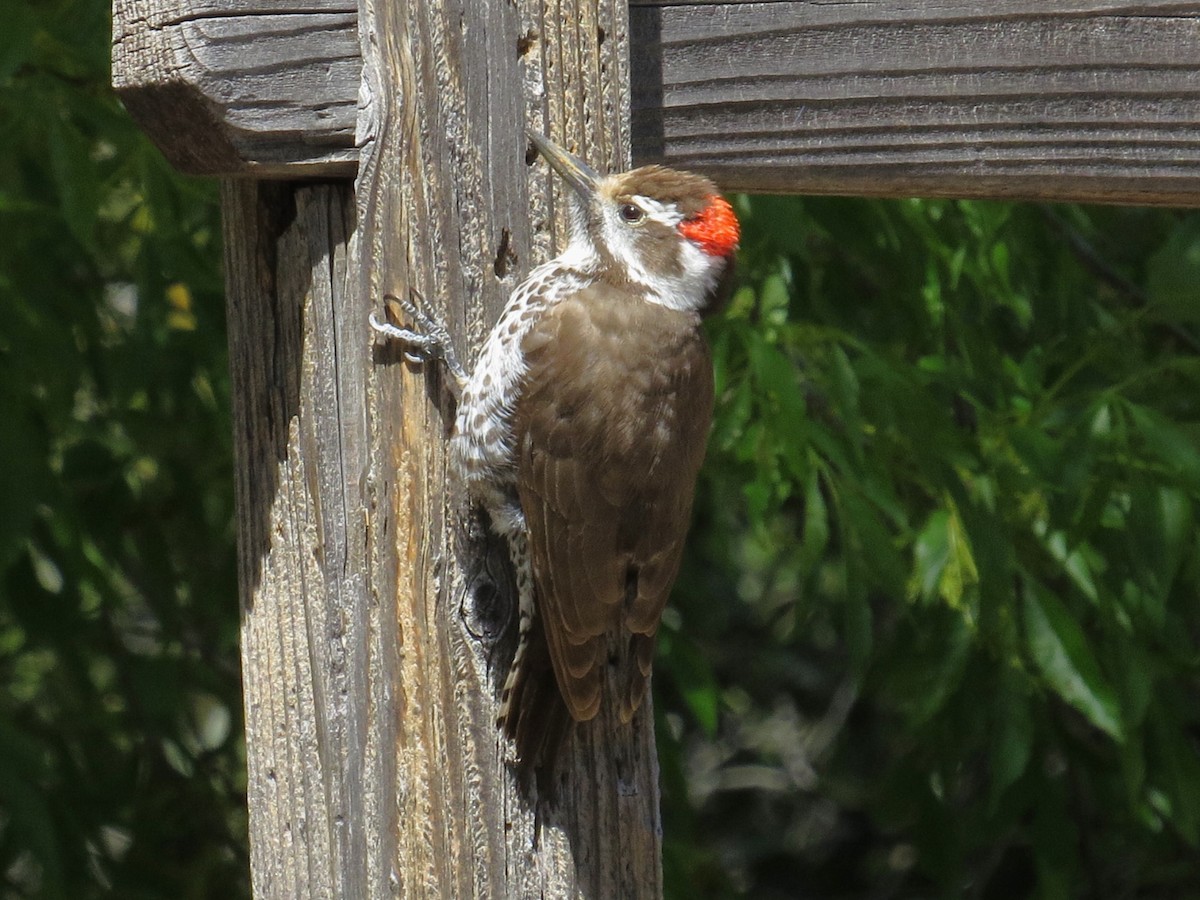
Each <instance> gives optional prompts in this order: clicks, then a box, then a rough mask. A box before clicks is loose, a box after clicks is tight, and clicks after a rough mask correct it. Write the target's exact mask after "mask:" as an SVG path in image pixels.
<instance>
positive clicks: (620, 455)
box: [516, 287, 712, 721]
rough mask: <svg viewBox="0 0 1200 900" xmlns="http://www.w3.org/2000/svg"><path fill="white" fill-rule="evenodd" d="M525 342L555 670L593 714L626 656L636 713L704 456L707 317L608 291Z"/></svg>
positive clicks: (588, 292)
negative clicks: (609, 675) (610, 667)
mask: <svg viewBox="0 0 1200 900" xmlns="http://www.w3.org/2000/svg"><path fill="white" fill-rule="evenodd" d="M523 349H524V352H525V361H526V364H527V367H528V368H527V373H526V378H525V380H524V382H523V388H522V393H521V400H520V403H519V404H518V407H517V410H516V430H517V440H518V442H519V462H518V473H517V484H518V492H519V494H520V499H521V507H522V510H523V511H524V513H525V520H526V525H527V526H528V532H529V549H530V557H531V561H532V565H533V572H534V581H535V585H536V590H537V605H538V615H539V618H541V619H542V623H543V626H544V627H543V631H544V634H545V639H546V645H547V648H548V650H549V655H550V659H551V662H552V664H553V669H554V673H555V678H556V680H557V682H558V686H559V689H560V691H561V693H562V696H563V699H564V700H565V701H566V704H567V708H568V709H569V711H570V713H571V716H572V718H574V719H576V720H579V721H582V720H586V719H590V718H592V717H593V716H595V715H596V713H597V711H598V710H599V708H600V703H601V698H602V696H603V693H604V672H605V670H606V662H607V661H608V660H609V658H610V657H612V659H613V662H614V664H615V666H614V670H615V671H616V672H618V673H624V674H625V677H626V680H625V683H623V684H620V685H614V686H613V690H615V691H617V692H618V693H619V694H620V696H621V706H622V714H623V717H625V718H628V717H629V716H631V715H632V713H633V711H634V710H635V709H636V708H637V706H638V704H639V703H640V702H641V698H642V695H643V693H644V691H645V682H646V678H647V677H648V675H649V672H650V664H651V660H652V656H653V649H654V636H655V634H656V632H657V629H658V623H659V620H660V618H661V616H662V610H663V606H664V605H665V604H666V601H667V596H668V594H669V593H670V589H671V585H672V584H673V582H674V580H675V575H676V573H677V572H678V569H679V560H680V555H681V553H682V549H683V540H684V537H685V535H686V532H687V525H688V517H689V514H690V511H691V502H692V492H693V489H694V486H695V480H696V472H697V470H698V469H699V466H700V462H701V460H702V458H703V455H704V443H705V439H706V437H707V433H708V427H709V423H710V421H711V417H712V366H711V362H710V360H709V356H708V351H707V348H706V346H705V344H704V340H703V336H702V335H701V332H700V330H699V320H698V318H697V317H696V316H694V315H691V314H687V313H675V312H672V311H669V310H665V309H663V308H661V307H652V306H651V305H650V304H648V303H646V302H645V301H643V300H641V299H640V298H638V297H636V296H631V295H628V294H624V293H621V292H618V291H615V290H613V289H609V288H605V287H595V288H588V289H584V290H582V291H580V292H579V293H578V294H576V295H574V296H572V297H570V298H568V299H566V300H564V301H562V302H561V303H559V304H558V305H556V306H555V307H553V308H552V309H550V310H548V311H547V312H546V313H545V314H544V315H543V316H542V317H541V318H540V320H539V321H538V322H537V323H536V324H535V325H534V327H533V328H532V329H531V330H530V332H529V333H528V334H527V336H526V338H525V340H524V343H523Z"/></svg>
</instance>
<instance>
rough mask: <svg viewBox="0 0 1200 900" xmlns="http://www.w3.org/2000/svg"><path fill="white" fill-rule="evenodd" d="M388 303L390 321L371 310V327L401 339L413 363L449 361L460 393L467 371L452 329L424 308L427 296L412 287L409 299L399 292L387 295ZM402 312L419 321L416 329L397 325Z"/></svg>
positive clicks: (388, 337)
mask: <svg viewBox="0 0 1200 900" xmlns="http://www.w3.org/2000/svg"><path fill="white" fill-rule="evenodd" d="M383 302H384V306H385V308H386V309H387V316H388V320H389V321H387V322H381V321H380V320H379V318H378V317H377V316H376V315H375V313H371V316H370V321H371V327H372V328H374V329H375V330H376V331H377V332H378V333H379V334H382V335H383V336H384V337H386V338H387V339H388V340H392V341H399V342H400V344H401V345H403V347H404V358H405V359H407V360H408V361H409V362H426V361H428V360H431V359H440V360H441V361H442V362H444V363H445V364H446V370H447V371H448V372H449V373H450V375H451V377H452V378H453V379H454V381H455V382H456V386H457V388H458V390H459V392H461V391H462V389H463V387H464V386H465V385H466V383H467V372H466V370H465V369H464V368H463V367H462V364H461V363H460V362H459V361H458V355H457V354H456V353H455V352H454V345H453V344H452V343H451V340H450V332H449V330H448V329H447V328H446V326H445V325H443V324H442V323H441V322H438V321H437V320H435V319H433V318H432V317H431V316H430V315H429V314H428V313H426V312H425V311H424V310H423V309H421V306H420V304H421V303H422V302H423V298H422V297H421V295H420V294H419V293H418V292H417V291H416V289H415V288H414V289H410V290H409V294H408V296H407V297H405V298H400V297H397V296H396V295H395V294H384V295H383ZM401 311H403V312H404V313H407V314H408V317H409V318H410V319H412V321H413V322H414V323H415V324H416V328H401V327H400V326H399V325H396V324H393V323H394V322H398V321H400V319H401V314H400V313H401Z"/></svg>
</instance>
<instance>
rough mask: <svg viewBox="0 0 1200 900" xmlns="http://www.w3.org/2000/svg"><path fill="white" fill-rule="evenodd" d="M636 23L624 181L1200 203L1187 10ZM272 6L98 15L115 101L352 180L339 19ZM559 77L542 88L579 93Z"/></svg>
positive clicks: (1057, 6)
mask: <svg viewBox="0 0 1200 900" xmlns="http://www.w3.org/2000/svg"><path fill="white" fill-rule="evenodd" d="M630 5H631V6H632V13H631V16H632V19H631V33H632V48H633V52H632V58H633V60H634V61H635V63H636V65H635V67H634V69H633V72H632V81H633V96H634V117H633V123H634V124H633V132H632V135H631V141H632V146H633V148H634V158H635V160H636V161H637V162H639V163H641V162H651V161H659V162H666V163H668V164H672V165H679V166H684V167H688V168H693V169H696V170H698V171H702V172H704V173H706V174H709V175H711V176H713V177H714V178H716V179H717V180H718V181H720V182H721V183H722V184H723V185H724V186H726V187H727V188H729V189H740V190H749V191H771V192H779V193H809V192H811V193H838V194H857V195H877V196H901V195H914V194H916V195H937V196H950V195H952V196H970V197H1004V198H1025V199H1062V200H1083V201H1089V200H1091V201H1108V202H1132V203H1171V204H1180V205H1194V204H1197V203H1200V182H1198V180H1197V179H1198V176H1197V168H1198V166H1197V163H1198V162H1200V86H1198V85H1200V79H1198V78H1197V77H1196V65H1195V59H1196V55H1197V52H1198V50H1200V6H1197V4H1195V3H1194V2H1191V0H1154V2H1142V3H1130V2H1120V0H1061V2H1056V3H1054V4H1046V3H1042V2H1039V0H996V2H988V3H984V2H979V0H928V2H916V0H845V2H839V3H827V2H818V0H775V2H766V3H720V2H716V0H695V2H691V3H684V4H681V3H678V2H675V0H631V4H630ZM185 9H186V11H182V10H185ZM279 10H280V8H279V7H278V6H277V5H274V4H271V3H270V2H269V0H204V2H198V3H195V4H191V3H187V2H186V0H115V3H114V49H113V78H114V84H115V85H116V86H117V88H118V91H119V92H120V93H121V96H122V99H123V100H124V102H125V103H126V105H127V106H128V107H129V108H130V110H131V112H132V113H133V114H134V115H135V117H137V118H138V120H139V121H140V122H142V123H143V125H144V127H146V128H147V130H148V131H149V132H150V133H151V135H152V136H153V137H154V138H155V140H156V141H157V142H158V143H159V145H160V146H161V147H162V148H163V149H164V152H166V153H167V155H168V157H169V158H171V159H172V160H173V161H174V162H176V164H177V165H179V166H180V167H181V168H184V169H186V170H188V171H194V172H220V173H235V174H236V173H241V174H245V173H246V172H248V171H253V172H254V173H255V174H256V175H259V176H260V177H269V176H281V177H294V176H295V175H297V174H302V175H303V174H319V175H329V176H345V177H349V176H352V175H353V173H354V171H355V168H356V166H357V152H356V151H355V150H354V148H353V137H354V121H355V107H356V103H357V101H358V89H359V64H360V62H359V59H358V44H357V32H356V29H357V22H356V11H355V7H354V4H350V3H348V0H307V2H305V3H303V4H300V5H294V6H293V5H289V6H288V7H287V11H286V12H282V11H279ZM544 24H545V27H544V28H543V29H542V31H543V32H545V33H546V34H548V35H553V33H554V32H555V30H556V28H557V27H558V26H557V24H556V23H555V22H553V21H547V22H546V23H544ZM530 25H531V27H532V22H530ZM534 52H536V48H535V50H534ZM248 60H249V61H250V62H249V63H248V62H247V61H248ZM561 62H562V64H563V66H564V69H562V70H561V71H558V72H555V71H553V70H550V69H548V70H547V75H548V77H549V78H551V79H552V80H554V81H555V83H562V84H566V83H569V82H570V81H571V79H572V78H574V77H575V76H576V75H584V74H587V76H588V77H593V76H594V75H595V73H594V72H593V73H585V72H584V70H583V68H581V66H584V65H586V64H588V60H587V59H585V58H582V57H580V58H575V57H572V56H571V55H570V51H569V49H568V53H567V55H565V56H564V57H563V58H562V60H561ZM610 74H611V73H610ZM531 87H532V85H531ZM539 102H540V101H539ZM574 102H575V101H571V100H564V101H563V105H562V107H561V108H559V107H558V106H556V105H555V104H556V103H557V101H556V100H555V99H554V95H553V94H550V95H547V97H546V98H545V102H544V103H541V106H544V107H545V108H546V109H547V110H548V111H549V113H550V114H551V117H552V118H553V119H555V120H562V117H563V116H564V115H567V114H573V113H572V110H571V109H570V108H569V107H570V105H571V104H572V103H574ZM527 113H528V114H529V118H530V121H533V122H536V121H538V120H539V119H538V116H539V115H540V114H541V113H539V112H538V110H536V109H533V108H532V107H531V108H529V109H528V110H527ZM611 137H612V135H609V136H607V139H611ZM589 149H591V148H589Z"/></svg>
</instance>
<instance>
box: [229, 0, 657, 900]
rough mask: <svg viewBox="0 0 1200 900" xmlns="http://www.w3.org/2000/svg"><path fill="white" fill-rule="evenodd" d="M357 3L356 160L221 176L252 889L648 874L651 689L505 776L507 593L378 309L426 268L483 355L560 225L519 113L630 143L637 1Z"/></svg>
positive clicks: (550, 893)
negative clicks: (513, 294) (630, 706)
mask: <svg viewBox="0 0 1200 900" xmlns="http://www.w3.org/2000/svg"><path fill="white" fill-rule="evenodd" d="M360 27H361V28H362V30H363V45H364V46H365V47H366V48H367V52H366V53H365V54H364V60H363V62H364V67H363V72H364V90H363V96H364V99H365V102H364V104H363V107H362V118H363V121H362V125H361V127H359V129H358V130H359V133H360V134H361V136H362V148H363V150H362V156H361V164H360V166H359V169H358V178H357V180H356V181H355V182H354V183H353V184H352V183H351V182H350V181H349V180H345V181H342V182H340V183H337V182H335V183H332V184H306V183H304V182H275V183H272V182H263V181H257V180H254V179H250V178H243V179H239V180H232V179H231V180H229V181H227V182H226V183H225V185H224V188H223V195H222V200H223V211H224V219H225V231H224V237H225V248H226V272H227V295H228V308H229V340H230V362H231V368H232V374H233V388H234V390H233V395H234V430H235V446H236V452H237V464H236V472H237V512H238V525H239V566H240V588H241V595H242V603H243V608H242V632H241V634H242V659H243V678H244V688H245V703H246V755H247V769H248V773H247V774H248V779H247V780H248V785H247V794H248V799H249V821H250V839H251V868H252V880H253V886H254V893H255V896H256V897H260V898H276V897H278V898H292V897H321V898H326V897H329V898H346V900H358V898H367V897H393V896H398V897H411V898H423V897H428V898H442V897H463V898H466V897H556V898H557V897H564V898H565V897H584V898H608V897H621V898H626V897H628V898H650V900H653V898H657V897H660V896H661V892H662V868H661V828H660V822H659V811H658V770H657V759H656V756H655V751H654V735H653V720H652V716H651V714H650V712H649V711H647V712H646V713H644V714H643V715H642V716H641V717H640V718H638V719H636V720H635V724H636V727H634V728H632V729H631V728H629V727H625V726H622V725H620V724H619V723H616V722H613V721H606V720H603V719H599V720H597V721H595V722H593V723H589V724H588V725H587V726H585V727H581V728H579V729H577V732H576V736H575V738H574V739H573V741H572V743H571V745H570V748H569V749H568V751H567V752H566V754H565V759H564V760H563V765H562V767H561V769H560V774H561V776H562V781H561V785H560V787H559V801H558V803H557V804H556V805H554V806H552V807H545V806H543V807H542V808H541V809H540V813H535V810H534V809H533V807H532V806H531V805H530V803H529V798H528V797H526V796H524V795H523V794H522V793H521V792H520V791H519V790H518V789H517V786H516V783H515V778H514V777H513V775H512V773H511V772H510V771H509V769H508V765H507V763H508V760H509V758H510V756H511V752H512V749H511V747H510V746H509V744H508V742H507V741H506V740H505V739H504V738H503V737H502V735H501V734H500V732H499V731H498V729H497V728H496V726H495V716H496V711H497V700H498V697H497V695H498V693H499V687H498V683H499V682H500V681H502V680H503V676H504V672H505V669H506V666H507V663H508V660H509V658H511V653H512V650H513V643H512V642H511V641H510V642H509V643H508V645H507V657H506V654H505V652H504V645H503V642H502V640H501V632H502V627H503V625H504V623H505V622H507V621H510V619H511V618H512V616H511V615H510V614H511V613H512V612H513V602H512V597H511V594H510V592H509V591H508V590H506V588H507V582H506V580H505V578H504V577H503V572H504V565H503V564H502V563H499V562H498V561H497V560H498V558H497V556H496V554H495V552H494V551H495V549H496V548H494V547H492V546H490V545H489V544H488V543H487V542H485V541H482V540H481V539H480V535H479V533H478V528H477V524H478V523H475V522H474V521H473V519H472V516H471V513H470V510H469V509H468V507H467V504H466V502H465V498H464V497H463V495H462V492H461V489H460V487H459V486H457V485H455V484H454V482H453V480H452V479H451V478H450V477H449V474H448V471H447V440H446V439H447V434H448V429H449V424H450V422H451V417H452V414H453V409H452V402H451V399H450V396H449V393H448V392H447V391H446V390H445V385H444V382H443V379H442V376H441V374H440V372H439V370H438V368H437V367H436V366H428V367H425V366H420V365H412V364H410V363H408V362H407V361H406V360H405V359H404V356H403V354H402V353H401V352H399V350H397V349H396V348H395V347H391V346H386V345H383V344H381V343H378V342H377V341H376V340H375V337H374V333H373V332H372V330H371V329H370V327H369V325H368V315H369V313H371V312H373V311H374V312H379V311H380V308H381V304H380V296H381V294H383V293H384V292H385V291H388V290H391V291H395V292H397V293H403V292H406V291H408V290H409V289H410V288H413V289H416V290H417V291H419V292H420V294H421V296H422V297H423V298H425V301H424V302H425V303H426V307H427V309H428V310H429V311H430V312H433V313H434V314H436V315H437V316H438V317H439V318H442V319H443V320H444V321H446V322H447V323H448V325H449V327H450V329H451V332H452V334H453V338H454V341H455V343H456V345H457V347H458V349H459V352H460V355H462V356H463V357H464V359H467V360H470V359H471V358H473V356H474V354H473V353H471V352H470V350H471V348H472V347H473V346H476V345H477V344H478V343H479V342H480V340H481V339H482V337H483V336H484V334H485V333H486V331H487V329H488V328H489V327H490V326H491V324H492V323H493V322H494V320H495V318H496V316H497V313H498V310H499V307H500V306H501V304H502V303H503V302H504V300H505V299H506V297H507V295H508V293H509V292H510V291H511V289H512V288H513V287H514V286H515V285H516V284H517V283H518V282H519V281H520V280H521V279H522V278H523V277H524V276H525V275H526V274H527V273H528V271H529V269H530V268H531V267H532V266H533V265H535V264H537V263H539V262H541V261H543V260H545V259H546V258H547V257H548V256H549V255H550V254H551V252H552V249H553V248H554V247H555V246H556V245H558V246H561V239H562V234H563V230H564V226H565V223H564V215H563V212H564V208H565V199H564V195H563V190H562V187H561V186H560V185H558V184H557V183H556V180H555V179H554V178H552V177H551V175H550V174H549V172H548V170H547V169H546V167H545V165H544V164H543V163H541V162H537V163H534V161H533V160H532V158H527V155H526V153H527V148H528V143H527V140H526V138H525V136H524V133H523V132H524V128H525V127H526V126H529V127H534V128H541V129H546V130H548V131H550V132H552V133H553V135H554V136H555V138H556V139H557V140H560V141H562V142H563V143H565V144H568V145H570V146H572V147H576V148H578V149H579V150H580V151H581V152H583V153H584V154H586V155H587V156H588V157H589V158H590V159H593V160H595V161H596V163H597V164H598V165H602V166H606V167H613V168H619V167H624V166H626V165H628V155H629V126H628V113H629V96H628V55H627V53H628V27H627V19H626V7H625V6H624V4H623V3H622V2H620V0H517V2H513V0H405V2H397V0H380V2H375V0H367V2H366V3H365V4H364V9H363V14H362V16H361V17H360ZM531 35H533V36H535V37H533V38H532V39H531ZM502 558H503V557H502V556H500V557H499V559H502ZM539 818H540V825H541V829H540V841H538V840H535V834H536V833H537V832H536V829H537V823H538V819H539Z"/></svg>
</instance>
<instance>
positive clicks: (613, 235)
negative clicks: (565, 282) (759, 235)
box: [529, 132, 739, 312]
mask: <svg viewBox="0 0 1200 900" xmlns="http://www.w3.org/2000/svg"><path fill="white" fill-rule="evenodd" d="M529 136H530V139H531V140H532V141H533V142H534V144H535V145H536V146H537V148H538V150H539V151H540V152H541V154H542V156H544V157H545V158H546V161H547V162H548V163H549V164H550V166H551V167H552V168H553V169H554V170H555V171H556V172H558V174H559V175H561V176H562V178H563V180H565V181H566V182H567V184H569V185H570V186H571V188H572V189H573V190H574V192H575V194H576V196H577V198H578V201H579V202H577V203H576V205H575V215H574V217H573V219H572V223H571V244H570V246H569V247H568V249H567V251H566V254H565V255H566V256H568V257H573V263H574V264H576V265H579V267H580V268H590V269H593V270H594V271H595V272H596V273H597V274H598V275H600V276H601V277H604V278H610V279H612V280H614V281H617V282H625V283H628V284H629V285H631V286H634V287H636V288H641V289H642V290H644V291H645V293H646V297H647V299H648V300H651V301H653V302H657V303H661V304H662V305H664V306H668V307H671V308H673V309H679V310H686V311H692V312H705V311H707V309H708V308H709V307H711V306H712V305H713V303H714V299H715V297H716V295H717V294H718V293H719V291H718V285H720V284H721V283H722V282H723V281H724V280H725V278H724V276H725V275H727V274H728V273H729V272H730V271H731V268H732V262H733V253H734V251H735V250H736V249H737V245H738V236H739V227H738V220H737V216H735V215H734V212H733V208H732V207H731V206H730V205H729V202H728V201H727V200H726V199H725V198H724V197H722V196H721V195H720V194H719V193H718V192H717V188H716V186H715V185H714V184H713V183H712V182H711V181H709V180H708V179H707V178H704V177H703V176H700V175H693V174H692V173H690V172H680V171H678V170H676V169H668V168H665V167H663V166H643V167H642V168H640V169H633V170H631V171H629V172H620V173H618V174H615V175H601V174H600V173H598V172H597V171H596V170H595V169H593V168H592V167H591V166H589V165H588V164H587V163H585V162H584V161H583V160H582V159H580V158H579V157H577V156H575V155H574V154H573V153H569V152H567V151H566V150H564V149H563V148H562V147H559V146H558V145H557V144H555V143H554V142H553V141H551V140H549V139H548V138H545V137H542V135H540V134H537V133H535V132H530V135H529Z"/></svg>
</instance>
